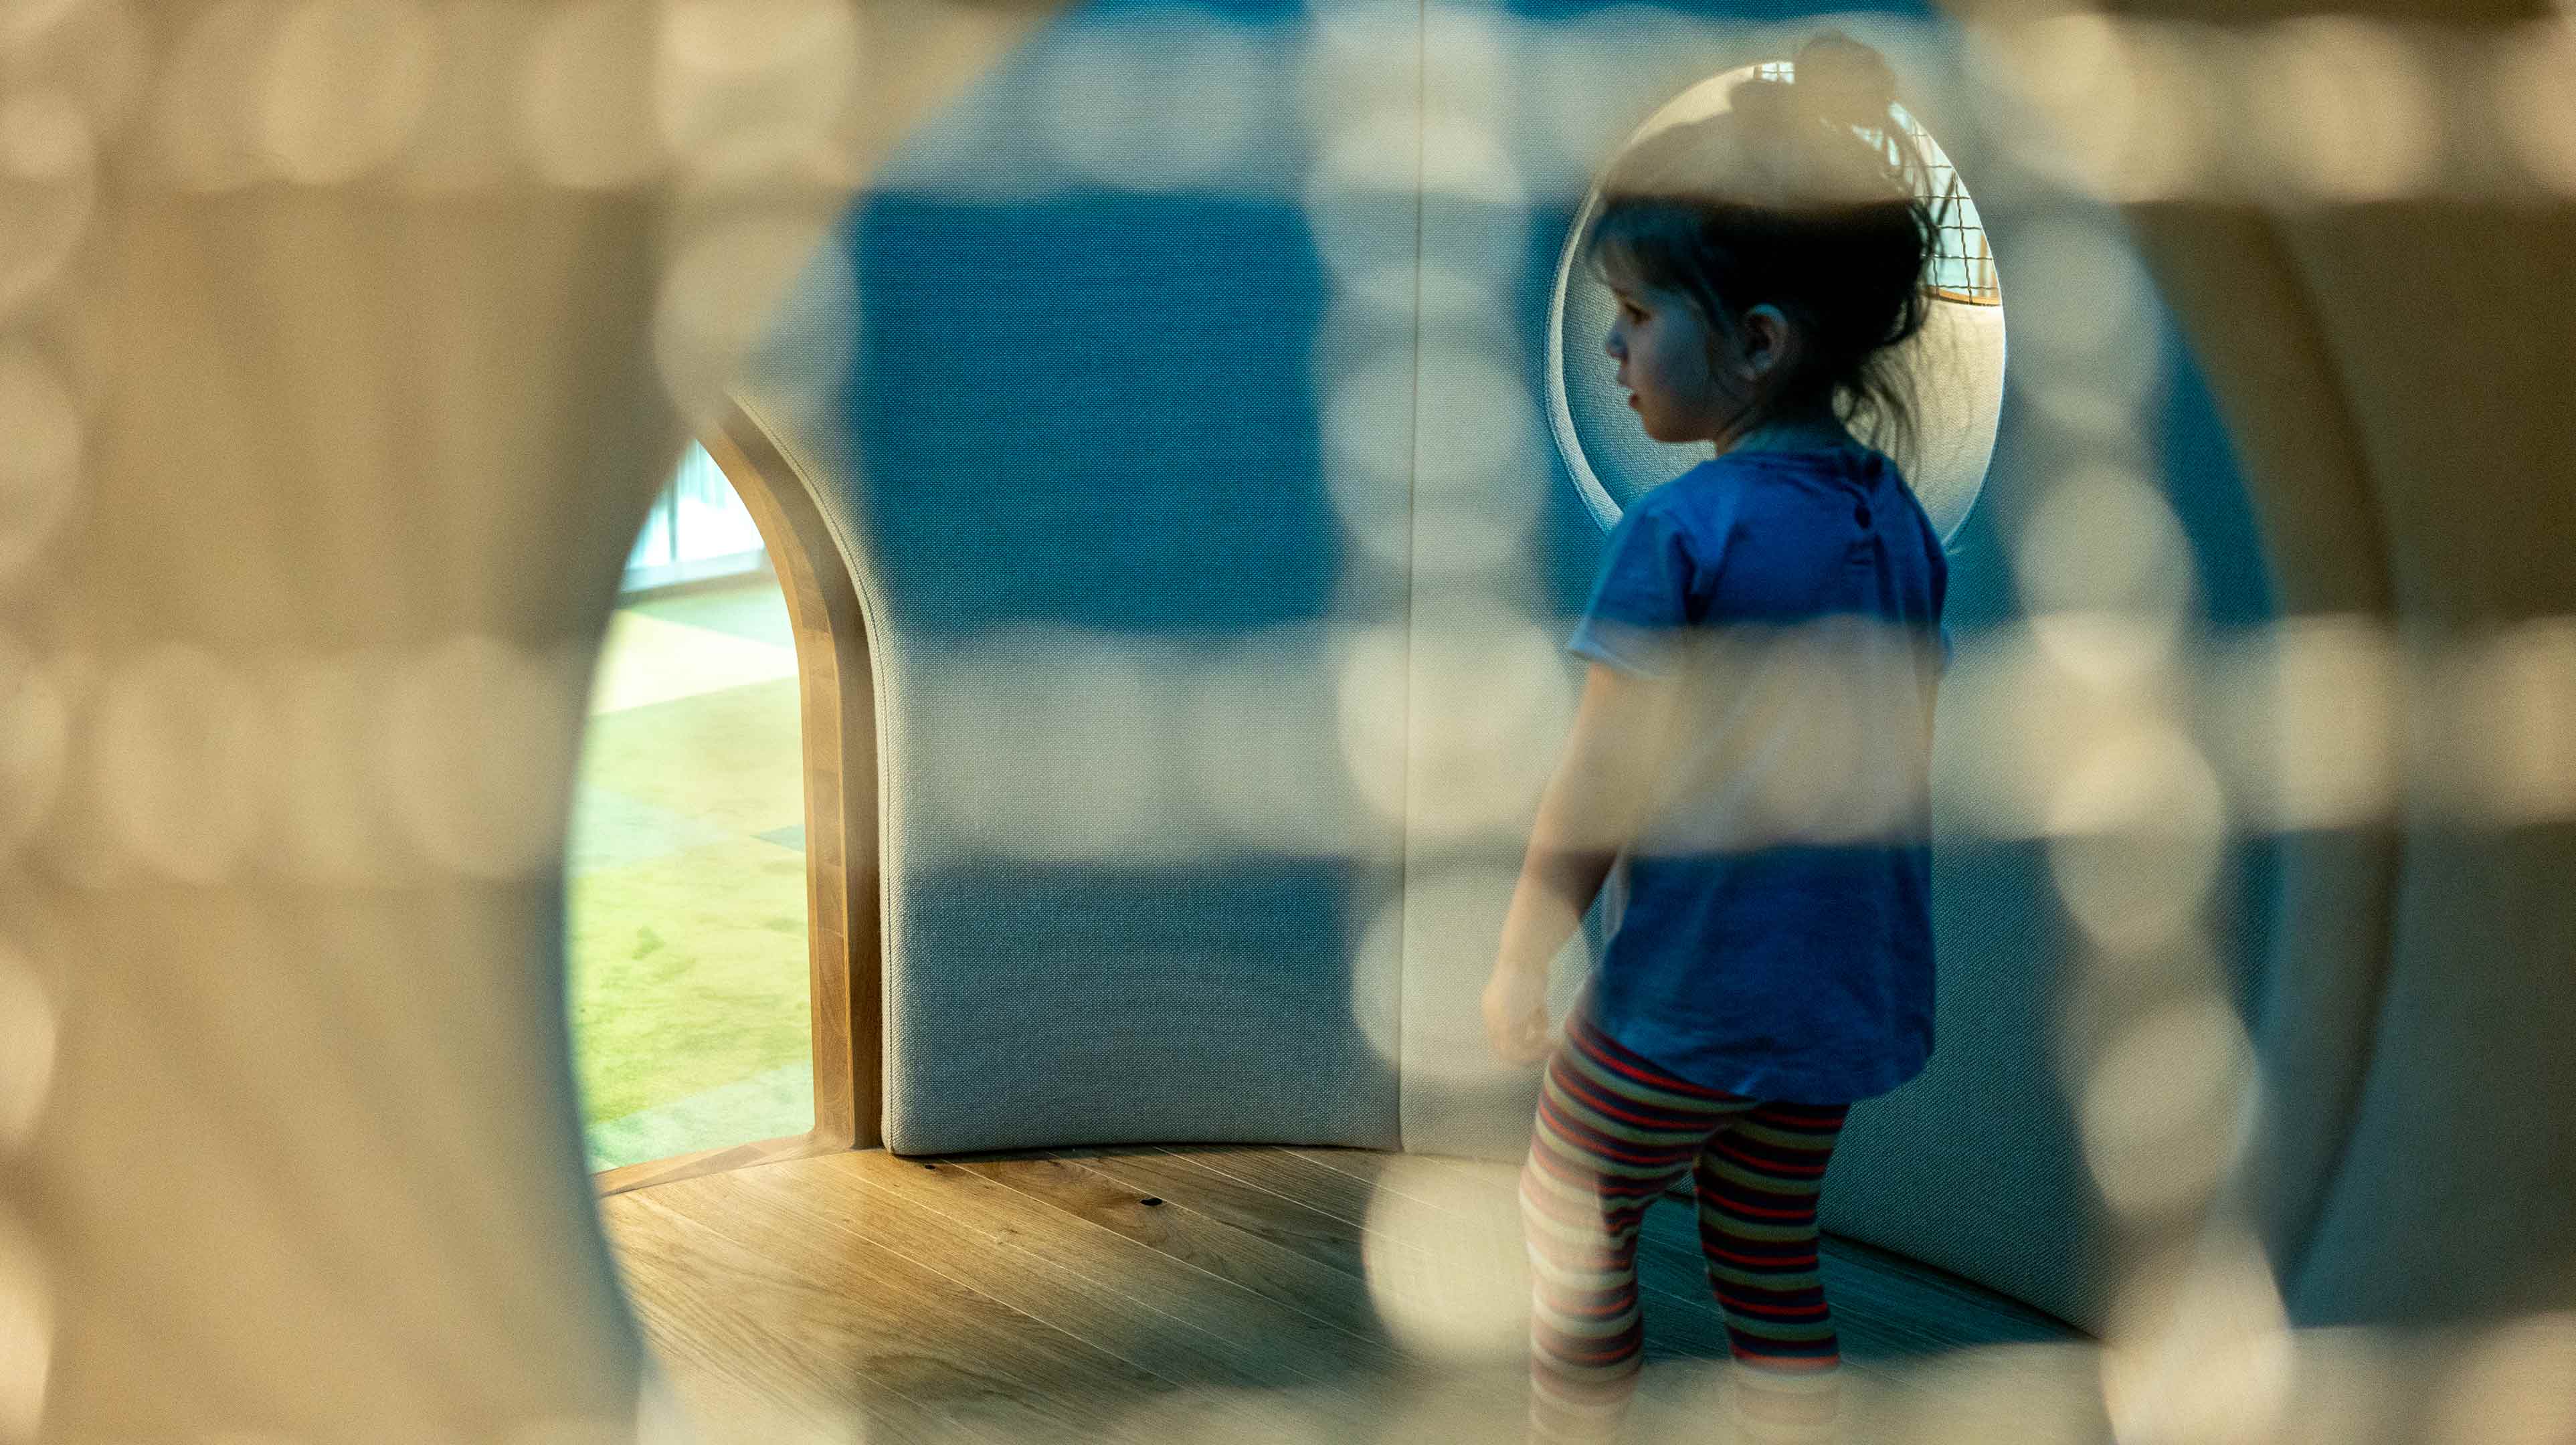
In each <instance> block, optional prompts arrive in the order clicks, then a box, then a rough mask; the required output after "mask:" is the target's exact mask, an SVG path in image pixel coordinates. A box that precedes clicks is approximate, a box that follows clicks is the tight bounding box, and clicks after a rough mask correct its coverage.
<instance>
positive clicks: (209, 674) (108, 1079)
mask: <svg viewBox="0 0 2576 1445" xmlns="http://www.w3.org/2000/svg"><path fill="white" fill-rule="evenodd" d="M1044 9H1045V7H1043V6H1028V7H1020V8H1016V9H1013V10H1011V11H1009V12H1007V13H996V12H993V11H991V10H989V9H988V8H985V7H977V6H952V5H949V4H946V3H944V0H872V3H870V4H867V5H864V6H861V5H852V6H848V7H842V6H838V5H818V6H789V7H775V6H773V7H746V8H745V10H744V12H743V13H742V14H741V15H740V16H738V17H737V16H734V15H732V14H728V16H727V17H726V19H727V24H726V25H725V26H724V27H723V33H722V34H721V35H717V34H716V33H714V32H712V31H709V32H706V33H703V34H699V33H695V32H692V31H690V30H689V29H688V27H686V26H680V27H676V28H674V29H672V30H670V31H668V32H667V33H665V32H664V31H663V30H662V29H661V27H660V21H659V18H658V17H659V15H660V9H659V7H655V6H652V5H649V4H640V3H639V4H622V3H610V4H593V3H551V0H550V3H535V4H528V5H514V6H480V5H461V6H441V7H425V8H422V9H420V10H419V11H417V12H415V11H414V10H413V9H412V8H410V7H364V6H360V7H326V6H315V7H300V8H299V7H289V6H266V5H258V4H232V3H222V4H215V3H202V0H170V3H164V4H156V5H151V6H130V5H120V4H113V3H107V0H71V3H67V4H60V5H49V6H45V7H42V8H41V9H40V10H37V11H32V12H29V13H27V14H24V15H18V14H13V15H12V17H11V21H10V24H8V25H7V26H5V27H0V29H5V30H6V32H7V33H6V34H5V35H0V60H5V63H6V69H7V73H8V75H9V80H10V85H11V92H10V94H11V103H12V111H11V114H12V117H13V119H12V125H13V127H18V129H16V130H13V134H22V135H23V136H26V137H33V138H34V139H33V141H32V142H31V143H32V144H34V146H35V150H33V151H30V152H28V154H30V155H38V156H39V158H38V160H37V161H36V162H35V164H37V165H38V167H39V169H40V170H41V171H42V172H43V174H42V175H41V177H39V178H38V179H36V180H32V181H26V182H25V183H24V184H22V183H21V180H22V178H19V177H17V176H16V174H15V173H14V172H13V177H12V179H11V181H10V187H11V189H10V196H11V203H12V207H13V213H12V219H11V222H10V227H9V234H8V238H7V242H6V244H5V245H0V428H5V430H0V436H5V439H6V450H8V451H9V453H10V454H11V461H10V464H9V466H8V467H7V468H6V471H7V487H8V490H9V496H8V507H7V508H6V509H5V510H0V737H4V738H5V739H6V741H5V742H0V1339H4V1340H5V1342H4V1343H0V1438H18V1437H19V1436H20V1434H21V1433H22V1431H23V1430H24V1428H25V1427H26V1426H27V1425H29V1424H30V1423H34V1422H35V1421H37V1420H40V1421H41V1424H42V1426H43V1428H44V1438H47V1439H60V1440H66V1441H87V1440H108V1439H113V1440H137V1439H154V1440H180V1439H188V1440H195V1439H211V1438H218V1437H221V1438H245V1439H248V1438H258V1439H281V1440H292V1441H296V1442H299V1445H320V1442H334V1441H382V1440H422V1439H535V1438H540V1437H542V1438H549V1439H552V1438H565V1439H570V1438H594V1436H593V1435H592V1434H591V1433H586V1432H585V1430H584V1429H583V1425H584V1423H585V1422H588V1423H591V1424H596V1425H599V1426H603V1427H606V1430H607V1433H603V1434H599V1435H598V1436H597V1438H615V1435H616V1433H617V1432H618V1431H621V1430H622V1429H623V1428H624V1426H625V1425H626V1424H627V1422H628V1421H629V1420H630V1419H631V1418H632V1417H633V1416H634V1415H635V1414H636V1409H637V1401H638V1398H639V1391H640V1390H642V1389H643V1388H644V1386H645V1383H646V1380H647V1378H648V1375H649V1366H648V1362H647V1360H646V1357H645V1351H644V1349H643V1345H642V1342H641V1340H640V1339H639V1336H638V1332H637V1330H636V1328H635V1325H634V1322H633V1319H632V1316H631V1315H630V1314H629V1312H628V1310H627V1308H626V1305H625V1302H624V1301H623V1300H622V1299H621V1297H620V1291H619V1288H618V1284H617V1280H616V1275H615V1270H614V1268H613V1264H612V1261H611V1258H610V1255H609V1252H608V1249H607V1247H606V1244H605V1241H604V1238H603V1236H602V1234H601V1232H600V1229H599V1225H598V1216H597V1212H596V1209H595V1207H594V1204H593V1201H592V1183H591V1180H590V1178H589V1177H588V1175H587V1173H586V1172H585V1168H584V1152H583V1149H582V1144H581V1133H580V1120H579V1118H578V1116H577V1110H576V1100H575V1095H574V1081H573V1072H572V1068H571V1061H570V1058H569V1049H568V1039H567V1029H566V1021H565V1017H564V981H563V967H564V960H563V936H564V917H563V911H564V885H563V881H562V857H563V841H564V840H563V828H564V824H565V821H566V816H567V813H568V809H569V805H570V797H571V790H572V769H573V762H574V754H575V750H576V746H577V743H578V740H579V737H580V730H581V725H582V722H583V712H584V709H583V702H584V696H585V692H586V690H587V687H588V684H589V678H590V671H591V667H592V663H593V660H594V658H595V656H596V654H597V651H598V649H599V646H600V642H601V639H602V637H603V635H604V632H605V628H606V623H607V618H608V613H609V609H610V606H611V603H612V600H613V598H614V595H615V592H616V587H617V582H618V578H619V575H620V572H621V569H622V566H623V564H624V561H625V558H626V556H627V554H628V551H629V549H630V548H631V546H632V544H633V542H634V538H635V535H636V532H637V529H638V526H639V525H640V523H641V522H642V520H643V517H644V514H645V509H646V507H647V505H648V503H649V501H650V499H651V497H652V496H653V494H654V492H655V491H656V489H657V488H658V487H659V486H660V484H661V482H662V481H663V480H664V479H665V478H666V477H667V476H668V474H669V469H670V466H671V463H672V460H673V458H674V457H675V456H676V454H677V451H678V448H679V444H680V442H681V439H682V430H681V427H680V425H679V423H678V421H677V420H676V418H675V416H674V408H673V406H672V403H671V402H670V400H668V397H669V395H670V394H671V393H672V391H673V390H675V389H676V390H677V391H678V392H679V394H681V395H683V396H685V397H688V398H690V399H692V401H693V402H704V401H707V400H709V399H710V394H711V390H712V387H713V386H714V385H715V384H718V383H720V382H721V380H722V377H723V373H724V371H725V368H726V363H727V360H728V356H729V354H730V350H731V349H732V348H735V347H738V346H739V345H740V344H741V343H742V342H744V341H746V340H748V335H747V334H746V333H748V332H749V331H751V330H753V329H755V328H756V326H757V324H758V321H759V318H760V316H761V314H762V313H763V312H764V311H765V309H766V305H767V300H768V297H769V295H770V294H773V293H774V289H775V287H776V285H777V284H778V283H780V282H782V281H784V280H785V279H786V273H787V272H788V271H789V270H791V269H792V267H793V265H794V264H795V262H796V261H797V260H798V259H799V254H800V252H801V251H802V249H803V245H802V243H801V242H800V241H799V239H798V235H799V233H800V229H801V230H803V231H806V232H810V231H811V230H812V229H813V228H815V227H817V226H818V225H819V224H821V223H822V222H825V221H828V219H829V218H830V217H831V216H832V215H833V214H835V213H836V212H837V211H838V209H839V206H840V200H839V192H840V190H841V189H842V188H844V187H846V185H847V184H849V182H850V181H851V180H852V179H854V178H855V177H856V176H857V175H859V174H863V173H864V169H865V167H866V166H867V165H869V164H872V163H873V161H874V158H875V157H876V156H877V155H878V154H881V153H882V151H883V150H884V149H885V147H886V146H887V145H888V144H890V143H891V140H892V139H893V138H894V137H897V136H899V135H900V134H901V133H902V131H903V129H904V128H905V127H906V126H907V125H908V124H909V122H910V119H911V117H912V116H913V115H915V114H917V113H918V112H919V111H920V110H921V109H923V108H926V107H930V106H935V105H937V104H940V103H942V102H943V100H944V98H945V96H946V95H947V94H948V93H952V92H953V91H954V90H955V89H956V87H957V86H959V85H960V84H963V83H964V82H965V81H966V80H968V79H970V78H971V77H972V76H973V75H974V74H975V73H976V72H977V71H979V70H980V69H981V68H982V66H983V65H984V64H985V63H987V62H988V61H989V59H990V57H991V56H992V55H993V54H995V53H996V52H997V51H999V50H1000V49H1002V48H1004V47H1005V46H1007V45H1008V44H1009V43H1011V42H1012V40H1013V39H1015V38H1016V36H1017V35H1018V34H1020V33H1022V32H1023V31H1024V30H1025V28H1026V27H1027V25H1028V24H1030V23H1032V22H1033V21H1034V20H1035V19H1036V18H1038V17H1040V16H1042V15H1043V13H1044ZM788 22H792V23H793V24H794V25H797V26H803V27H805V28H804V29H803V30H801V31H797V32H796V33H794V34H789V35H782V34H778V33H771V31H770V30H764V29H763V27H764V26H768V27H772V28H773V29H774V27H776V26H777V25H779V24H782V23H788ZM862 32H865V33H866V40H867V43H865V44H855V43H853V42H856V41H857V40H858V39H859V37H860V35H861V33H862ZM714 42H720V43H721V45H722V47H723V50H724V54H723V57H722V63H721V64H718V65H715V66H713V67H699V66H695V65H693V63H692V62H693V61H694V60H696V59H697V58H699V57H697V56H696V55H694V54H693V53H691V51H690V49H689V47H690V46H692V45H693V44H697V43H714ZM789 42H793V43H789ZM657 43H662V44H667V45H669V46H670V47H672V48H673V49H674V51H675V52H676V54H675V56H674V57H673V58H675V59H676V61H677V62H678V63H676V64H673V65H666V66H664V67H662V68H660V69H659V70H658V71H657V69H656V67H655V66H654V64H653V61H654V50H653V47H654V46H655V45H656V44H657ZM854 52H855V54H856V55H857V56H859V57H861V58H862V59H863V62H864V63H862V64H859V65H858V72H860V73H863V78H865V79H868V80H869V81H870V82H871V83H870V84H867V85H860V84H855V83H851V82H852V76H853V74H854V72H853V71H851V70H850V69H849V67H850V66H851V64H852V63H853V53H854ZM657 77H658V81H657ZM657 83H659V84H661V85H663V86H665V87H667V89H666V90H665V91H663V92H662V93H659V94H658V95H657V93H656V91H655V90H654V86H655V85H656V84H657ZM861 96H864V97H865V98H866V100H867V105H866V106H865V107H859V106H857V105H856V100H857V98H858V97H861ZM22 99H23V100H26V101H29V102H32V103H35V108H33V109H29V110H24V111H22V110H20V109H19V108H18V107H19V102H20V101H21V100H22ZM657 100H659V101H661V102H664V105H663V106H662V107H661V108H660V109H659V110H658V111H657V105H656V102H657ZM21 120H25V121H27V122H28V123H29V125H32V126H33V129H28V128H26V127H25V126H20V125H19V122H20V121H21ZM818 127H819V131H818V130H817V129H816V128H818ZM809 142H810V143H811V144H812V148H809V149H798V148H797V147H798V146H799V145H800V144H804V143H809ZM666 143H667V147H668V148H667V149H666ZM39 153H41V154H40V155H39ZM818 158H819V160H818ZM684 160H685V161H686V162H687V163H688V167H689V168H711V169H713V170H716V171H721V172H722V179H723V180H724V181H725V187H724V188H723V189H722V190H721V191H720V192H718V193H716V194H715V195H714V198H713V199H712V200H710V201H708V202H707V203H705V204H682V205H680V206H677V207H674V206H673V205H672V204H671V202H672V201H673V199H674V196H675V188H674V187H672V186H670V185H668V184H667V183H668V182H670V181H671V180H673V179H674V178H675V177H678V174H679V172H680V171H681V170H682V169H684V167H683V166H682V164H681V163H682V162H683V161H684ZM836 162H837V163H838V164H839V165H840V166H841V167H842V168H840V169H836V165H835V163H836ZM782 168H783V169H782ZM678 198H679V199H681V200H682V201H683V202H686V201H688V200H689V199H690V198H689V196H687V195H680V196H679V197H678Z"/></svg>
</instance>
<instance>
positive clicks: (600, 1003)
mask: <svg viewBox="0 0 2576 1445" xmlns="http://www.w3.org/2000/svg"><path fill="white" fill-rule="evenodd" d="M601 670H602V671H601V684H600V689H599V691H600V702H599V704H598V708H599V709H604V710H595V711H594V713H593V716H592V718H591V720H590V727H589V731H588V733H587V735H586V736H585V738H584V742H583V748H582V757H581V766H580V770H579V784H578V792H577V793H576V795H575V802H574V810H573V823H572V838H571V844H570V849H569V859H568V864H569V871H570V873H571V907H570V917H569V920H568V922H567V926H566V933H567V942H568V946H569V981H568V984H569V989H570V995H571V997H570V1003H571V1012H572V1025H573V1055H574V1061H575V1068H576V1071H577V1074H578V1077H579V1081H580V1085H581V1092H582V1118H583V1124H584V1127H585V1132H586V1134H587V1136H588V1141H589V1149H590V1156H591V1158H590V1163H591V1167H592V1168H593V1169H607V1168H613V1167H615V1166H617V1165H620V1164H631V1163H637V1162H640V1161H643V1160H648V1159H661V1158H667V1157H669V1156H671V1155H674V1154H684V1153H688V1152H690V1151H692V1150H697V1149H709V1148H715V1147H719V1146H722V1145H726V1144H737V1143H743V1142H746V1141H749V1140H753V1139H766V1138H772V1137H775V1136H778V1135H781V1134H794V1133H799V1132H802V1131H803V1130H805V1129H807V1128H809V1127H811V1126H812V1124H813V1117H814V1115H813V1108H814V1090H813V1076H812V1060H813V1032H812V1023H811V1016H810V1013H809V1008H808V1002H807V993H806V990H807V976H808V974H807V962H806V931H805V855H804V828H803V820H804V802H803V792H802V777H801V769H802V765H803V754H802V751H801V749H800V747H799V739H798V724H797V698H796V679H795V676H794V651H793V643H792V639H791V634H790V633H789V630H788V623H787V612H786V604H785V599H784V598H783V597H782V596H781V595H780V593H779V590H778V585H777V583H776V582H775V581H773V580H771V579H770V578H768V577H766V576H763V577H760V578H758V579H756V581H755V583H754V584H753V585H748V586H743V587H738V588H728V589H726V590H724V591H720V592H702V593H697V594H693V595H689V596H683V597H673V598H666V599H659V600H655V601H649V602H645V603H642V604H640V605H638V606H635V607H631V608H628V609H625V610H623V611H621V612H620V613H619V614H618V618H617V623H616V626H615V627H614V628H613V630H612V631H611V634H610V638H609V643H608V647H607V650H606V652H605V654H604V655H603V657H602V659H601Z"/></svg>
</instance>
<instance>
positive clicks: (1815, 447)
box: [1715, 411, 1860, 456]
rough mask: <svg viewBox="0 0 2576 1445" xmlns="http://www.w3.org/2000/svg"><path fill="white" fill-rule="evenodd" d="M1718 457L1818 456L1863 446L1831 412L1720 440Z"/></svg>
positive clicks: (1779, 419) (1773, 422)
mask: <svg viewBox="0 0 2576 1445" xmlns="http://www.w3.org/2000/svg"><path fill="white" fill-rule="evenodd" d="M1715 440H1716V443H1717V454H1718V455H1719V456H1725V455H1726V454H1727V453H1729V452H1814V451H1831V450H1834V449H1836V448H1841V447H1856V446H1859V445H1860V443H1859V441H1858V440H1856V439H1855V438H1854V437H1853V436H1852V434H1851V432H1850V430H1849V429H1848V428H1846V427H1845V426H1844V425H1843V424H1842V421H1841V419H1839V418H1837V417H1836V416H1835V415H1834V414H1833V413H1832V412H1830V411H1821V412H1804V413H1800V414H1798V415H1795V416H1776V417H1773V418H1771V419H1770V420H1768V421H1764V422H1761V423H1758V424H1756V425H1754V426H1751V427H1747V428H1746V429H1745V430H1743V431H1741V432H1737V433H1736V434H1734V435H1733V436H1731V437H1718V438H1716V439H1715Z"/></svg>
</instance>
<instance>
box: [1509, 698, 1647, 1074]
mask: <svg viewBox="0 0 2576 1445" xmlns="http://www.w3.org/2000/svg"><path fill="white" fill-rule="evenodd" d="M1671 696H1672V685H1671V684H1670V683H1668V682H1665V681H1662V680H1660V679H1656V678H1649V677H1640V676H1637V675H1635V674H1633V673H1627V672H1622V671H1620V670H1619V669H1617V668H1615V667H1610V666H1607V665H1605V664H1602V663H1598V662H1596V663H1594V664H1592V668H1591V672H1590V674H1589V675H1588V676H1586V678H1585V679H1584V683H1583V701H1582V704H1581V706H1580V707H1579V708H1577V710H1576V712H1575V717H1574V730H1573V732H1572V734H1571V735H1569V736H1568V737H1567V738H1566V740H1565V752H1564V755H1563V756H1562V757H1560V758H1559V759H1558V760H1557V765H1556V772H1555V774H1554V775H1553V776H1552V777H1550V778H1549V779H1548V784H1547V792H1546V793H1545V795H1544V796H1542V797H1541V799H1540V801H1539V809H1538V821H1537V822H1536V823H1534V824H1532V825H1531V828H1530V841H1529V849H1528V851H1527V853H1526V854H1525V855H1524V856H1523V857H1522V860H1521V875H1520V882H1519V884H1518V886H1516V887H1515V888H1514V889H1513V890H1512V904H1511V910H1510V912H1509V913H1507V914H1506V915H1505V916H1504V919H1503V940H1502V946H1501V947H1500V948H1499V949H1498V950H1497V951H1496V954H1495V958H1494V976H1493V979H1492V981H1491V982H1489V983H1488V984H1487V985H1486V986H1485V999H1484V1005H1485V1031H1486V1034H1487V1037H1488V1038H1489V1039H1490V1040H1491V1041H1492V1043H1493V1046H1494V1052H1496V1053H1497V1054H1500V1055H1501V1056H1502V1057H1503V1058H1505V1059H1507V1060H1509V1061H1511V1062H1513V1063H1530V1062H1533V1061H1535V1060H1537V1059H1539V1058H1542V1057H1544V1056H1545V1055H1546V1053H1547V1034H1548V1026H1547V968H1548V964H1549V963H1550V962H1551V961H1553V960H1554V959H1555V957H1556V954H1557V951H1558V950H1559V949H1561V948H1563V947H1564V946H1565V941H1566V939H1568V938H1570V937H1572V936H1573V934H1574V930H1575V929H1576V928H1578V927H1580V926H1581V925H1582V922H1583V914H1584V911H1585V910H1587V909H1589V908H1590V907H1591V906H1592V899H1593V896H1594V895H1595V894H1597V893H1599V892H1600V891H1601V882H1602V880H1603V879H1604V878H1607V877H1608V876H1609V874H1610V865H1611V862H1612V861H1613V860H1615V859H1616V858H1617V857H1618V856H1619V853H1620V852H1621V850H1623V849H1625V848H1626V847H1627V846H1628V844H1629V843H1630V842H1631V841H1633V840H1634V839H1635V837H1636V835H1637V829H1638V827H1639V826H1640V825H1641V824H1642V823H1643V822H1644V820H1645V812H1646V804H1647V801H1648V799H1649V797H1650V796H1651V793H1652V788H1653V781H1654V777H1655V773H1656V770H1657V761H1658V760H1659V759H1660V757H1661V756H1662V753H1663V746H1662V744H1663V739H1664V729H1665V727H1666V725H1667V721H1668V719H1667V713H1668V712H1669V709H1670V703H1671Z"/></svg>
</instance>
